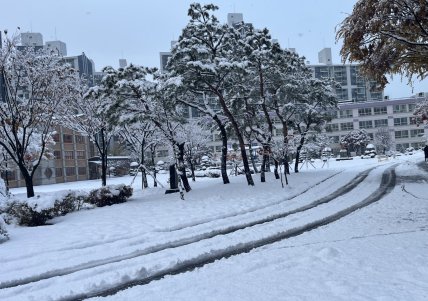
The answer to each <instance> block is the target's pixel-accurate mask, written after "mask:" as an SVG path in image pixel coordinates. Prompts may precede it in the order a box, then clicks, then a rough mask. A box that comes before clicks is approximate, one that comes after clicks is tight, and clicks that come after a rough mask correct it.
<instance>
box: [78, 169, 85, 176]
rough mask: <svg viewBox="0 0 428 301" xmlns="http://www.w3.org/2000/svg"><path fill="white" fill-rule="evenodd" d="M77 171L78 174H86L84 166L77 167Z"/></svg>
mask: <svg viewBox="0 0 428 301" xmlns="http://www.w3.org/2000/svg"><path fill="white" fill-rule="evenodd" d="M77 173H78V174H79V176H82V175H86V167H78V168H77Z"/></svg>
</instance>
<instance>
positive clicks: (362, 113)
mask: <svg viewBox="0 0 428 301" xmlns="http://www.w3.org/2000/svg"><path fill="white" fill-rule="evenodd" d="M371 114H372V109H371V108H363V109H358V116H370V115H371Z"/></svg>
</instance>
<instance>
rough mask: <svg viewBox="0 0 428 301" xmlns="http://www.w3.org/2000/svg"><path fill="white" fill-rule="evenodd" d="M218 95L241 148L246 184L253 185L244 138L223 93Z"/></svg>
mask: <svg viewBox="0 0 428 301" xmlns="http://www.w3.org/2000/svg"><path fill="white" fill-rule="evenodd" d="M218 96H219V101H220V105H221V107H222V109H223V112H224V114H225V115H226V117H227V118H228V119H229V121H230V123H232V127H233V129H234V131H235V134H236V136H237V138H238V142H239V148H240V149H241V157H242V163H243V164H244V172H245V177H246V178H247V184H248V185H251V186H254V181H253V177H252V176H251V172H250V166H249V164H248V157H247V152H246V151H245V142H244V138H243V136H242V133H241V130H240V129H239V125H238V123H237V122H236V119H235V117H234V116H233V114H232V113H231V112H230V110H229V108H228V107H227V105H226V101H225V100H224V97H223V95H221V94H218Z"/></svg>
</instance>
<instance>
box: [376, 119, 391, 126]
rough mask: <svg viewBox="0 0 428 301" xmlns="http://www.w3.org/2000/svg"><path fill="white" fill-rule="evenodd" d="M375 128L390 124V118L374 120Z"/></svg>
mask: <svg viewBox="0 0 428 301" xmlns="http://www.w3.org/2000/svg"><path fill="white" fill-rule="evenodd" d="M374 126H375V128H380V127H385V126H388V119H378V120H375V121H374Z"/></svg>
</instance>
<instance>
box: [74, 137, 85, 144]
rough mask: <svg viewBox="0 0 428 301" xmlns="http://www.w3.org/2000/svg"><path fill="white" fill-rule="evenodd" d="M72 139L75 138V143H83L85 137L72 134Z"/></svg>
mask: <svg viewBox="0 0 428 301" xmlns="http://www.w3.org/2000/svg"><path fill="white" fill-rule="evenodd" d="M74 139H76V143H77V144H85V137H83V136H74Z"/></svg>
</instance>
